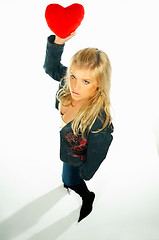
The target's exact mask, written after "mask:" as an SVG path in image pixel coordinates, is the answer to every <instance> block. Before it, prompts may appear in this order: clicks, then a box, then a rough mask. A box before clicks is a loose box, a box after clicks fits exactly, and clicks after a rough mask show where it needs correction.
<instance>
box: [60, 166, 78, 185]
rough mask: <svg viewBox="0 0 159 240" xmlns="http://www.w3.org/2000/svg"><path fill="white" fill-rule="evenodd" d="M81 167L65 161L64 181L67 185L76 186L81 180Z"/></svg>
mask: <svg viewBox="0 0 159 240" xmlns="http://www.w3.org/2000/svg"><path fill="white" fill-rule="evenodd" d="M80 169H81V167H73V166H71V165H69V164H68V163H63V171H62V181H63V183H64V184H65V185H67V186H70V187H71V186H74V185H77V184H79V183H80V182H81V180H82V178H81V176H80Z"/></svg>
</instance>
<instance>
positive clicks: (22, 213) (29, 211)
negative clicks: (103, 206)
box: [0, 186, 76, 240]
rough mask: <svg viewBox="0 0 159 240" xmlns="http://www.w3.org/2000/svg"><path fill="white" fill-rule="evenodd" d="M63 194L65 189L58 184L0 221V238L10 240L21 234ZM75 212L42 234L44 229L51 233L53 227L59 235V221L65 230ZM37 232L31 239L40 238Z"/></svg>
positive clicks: (72, 219)
mask: <svg viewBox="0 0 159 240" xmlns="http://www.w3.org/2000/svg"><path fill="white" fill-rule="evenodd" d="M65 195H67V192H66V191H65V189H63V186H59V187H57V188H55V189H53V190H52V191H50V192H48V193H46V194H45V195H43V196H41V197H39V198H37V199H35V200H34V201H33V202H31V203H29V204H28V205H26V206H24V207H23V208H21V209H20V210H19V211H18V212H16V213H14V214H13V215H12V216H10V217H9V218H8V219H6V220H5V221H3V222H1V223H0V239H1V240H11V239H12V238H14V237H16V236H17V235H19V234H22V233H23V232H25V231H26V230H28V229H29V228H31V227H33V226H34V225H35V224H36V223H37V222H38V220H39V219H40V218H41V216H43V215H44V214H46V213H47V212H48V211H49V210H50V209H51V208H52V207H54V206H55V205H56V204H57V203H58V201H60V200H61V199H62V198H63V197H64V196H65ZM75 212H76V211H75ZM75 212H73V213H71V214H70V215H69V216H68V218H69V219H68V218H67V217H65V218H64V219H62V220H60V221H59V222H57V223H55V224H54V225H53V226H52V227H50V228H48V229H46V230H45V231H43V232H42V235H45V233H46V231H48V232H51V233H52V229H54V234H55V235H59V234H60V232H61V231H62V232H63V230H62V229H61V228H62V226H61V225H59V224H60V222H62V224H63V227H64V231H65V230H66V229H67V227H69V225H70V224H71V222H72V221H74V214H75ZM57 225H58V226H57ZM55 228H56V231H55ZM39 234H40V233H39ZM39 234H37V235H36V237H33V238H31V239H41V238H39ZM44 239H46V238H44ZM48 239H49V238H48V237H47V240H48ZM54 239H55V238H54Z"/></svg>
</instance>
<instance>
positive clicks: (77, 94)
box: [72, 91, 80, 96]
mask: <svg viewBox="0 0 159 240" xmlns="http://www.w3.org/2000/svg"><path fill="white" fill-rule="evenodd" d="M72 93H73V94H74V95H76V96H79V95H80V94H79V93H76V92H74V91H72Z"/></svg>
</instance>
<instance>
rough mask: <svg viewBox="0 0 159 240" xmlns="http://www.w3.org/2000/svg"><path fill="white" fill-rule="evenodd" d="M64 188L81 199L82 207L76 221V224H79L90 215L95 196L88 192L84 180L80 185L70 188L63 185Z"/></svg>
mask: <svg viewBox="0 0 159 240" xmlns="http://www.w3.org/2000/svg"><path fill="white" fill-rule="evenodd" d="M64 187H65V188H67V189H68V188H70V189H72V190H74V191H75V192H76V193H77V194H79V195H80V196H81V198H82V207H81V211H80V216H79V219H78V222H80V221H81V220H82V219H83V218H85V217H87V216H88V215H89V214H90V213H91V211H92V208H93V201H94V198H95V194H94V193H93V192H90V191H89V190H88V188H87V185H86V183H85V182H84V180H82V181H81V183H80V184H78V185H75V186H71V187H68V186H66V185H65V184H64Z"/></svg>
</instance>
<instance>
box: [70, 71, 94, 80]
mask: <svg viewBox="0 0 159 240" xmlns="http://www.w3.org/2000/svg"><path fill="white" fill-rule="evenodd" d="M70 73H71V75H73V76H74V77H75V78H76V76H75V75H74V74H73V73H72V72H70ZM82 80H83V81H91V79H89V78H86V79H84V78H83V79H82Z"/></svg>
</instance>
